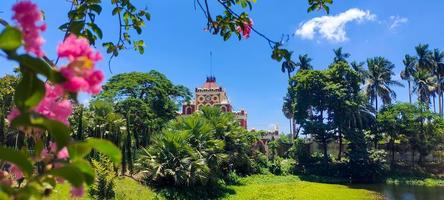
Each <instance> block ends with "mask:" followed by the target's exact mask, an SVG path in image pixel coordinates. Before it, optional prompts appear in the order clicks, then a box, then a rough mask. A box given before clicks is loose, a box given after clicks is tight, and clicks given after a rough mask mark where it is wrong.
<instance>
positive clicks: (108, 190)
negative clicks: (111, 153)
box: [88, 155, 116, 199]
mask: <svg viewBox="0 0 444 200" xmlns="http://www.w3.org/2000/svg"><path fill="white" fill-rule="evenodd" d="M98 158H99V159H98V160H92V161H91V162H92V166H93V168H94V169H95V171H96V180H95V182H94V184H93V185H91V186H90V188H89V190H88V192H89V195H90V196H91V197H92V198H94V199H114V196H115V193H114V178H115V177H116V174H115V173H114V171H113V165H112V162H111V161H110V160H109V159H108V158H107V157H106V156H103V155H99V156H98Z"/></svg>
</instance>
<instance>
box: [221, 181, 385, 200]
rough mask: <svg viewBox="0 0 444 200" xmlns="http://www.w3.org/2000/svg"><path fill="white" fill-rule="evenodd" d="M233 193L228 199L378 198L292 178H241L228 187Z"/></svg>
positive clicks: (369, 194)
mask: <svg viewBox="0 0 444 200" xmlns="http://www.w3.org/2000/svg"><path fill="white" fill-rule="evenodd" d="M230 188H232V189H233V190H234V191H235V192H236V193H235V194H234V195H231V196H229V197H228V198H227V199H230V200H247V199H251V200H253V199H254V200H261V199H264V200H265V199H304V200H322V199H331V200H335V199H338V200H339V199H349V200H373V199H381V196H380V195H379V194H377V193H374V192H371V191H368V190H364V189H354V188H349V187H347V186H344V185H338V184H326V183H315V182H307V181H302V180H300V179H299V178H298V177H296V176H273V175H255V176H250V177H246V178H242V179H241V185H238V186H230Z"/></svg>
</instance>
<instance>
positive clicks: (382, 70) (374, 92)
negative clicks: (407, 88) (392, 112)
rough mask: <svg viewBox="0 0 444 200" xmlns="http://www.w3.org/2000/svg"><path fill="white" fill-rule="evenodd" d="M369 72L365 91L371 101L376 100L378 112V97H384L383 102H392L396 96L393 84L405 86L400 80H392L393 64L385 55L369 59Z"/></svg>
mask: <svg viewBox="0 0 444 200" xmlns="http://www.w3.org/2000/svg"><path fill="white" fill-rule="evenodd" d="M367 67H368V74H367V78H366V81H365V84H364V91H365V93H366V95H367V96H368V97H369V98H370V102H371V103H372V104H373V102H375V108H376V112H378V97H379V98H381V99H382V102H383V104H390V103H391V101H392V99H394V98H396V93H395V91H394V90H393V89H392V88H391V87H392V86H401V87H402V86H403V85H402V84H401V83H399V82H398V81H395V80H392V75H394V73H393V69H394V68H395V65H393V64H392V63H391V62H390V61H388V60H387V59H385V58H384V57H375V58H369V59H367Z"/></svg>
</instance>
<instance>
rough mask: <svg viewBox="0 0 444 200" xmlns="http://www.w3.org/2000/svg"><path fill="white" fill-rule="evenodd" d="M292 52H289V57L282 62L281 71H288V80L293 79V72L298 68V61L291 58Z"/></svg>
mask: <svg viewBox="0 0 444 200" xmlns="http://www.w3.org/2000/svg"><path fill="white" fill-rule="evenodd" d="M291 54H292V52H290V53H289V55H288V58H285V61H284V62H282V67H281V71H282V73H285V72H287V74H288V80H290V79H291V73H292V72H293V71H294V70H295V69H296V63H294V62H293V61H292V60H291V59H290V58H291Z"/></svg>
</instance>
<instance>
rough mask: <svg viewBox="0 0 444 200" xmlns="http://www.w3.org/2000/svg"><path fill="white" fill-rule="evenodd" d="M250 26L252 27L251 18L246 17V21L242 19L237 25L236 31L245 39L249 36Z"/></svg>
mask: <svg viewBox="0 0 444 200" xmlns="http://www.w3.org/2000/svg"><path fill="white" fill-rule="evenodd" d="M252 27H253V20H252V19H248V21H243V22H242V25H241V26H237V27H236V31H237V32H238V33H240V34H242V37H244V38H245V39H247V38H249V37H250V33H251V28H252Z"/></svg>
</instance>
